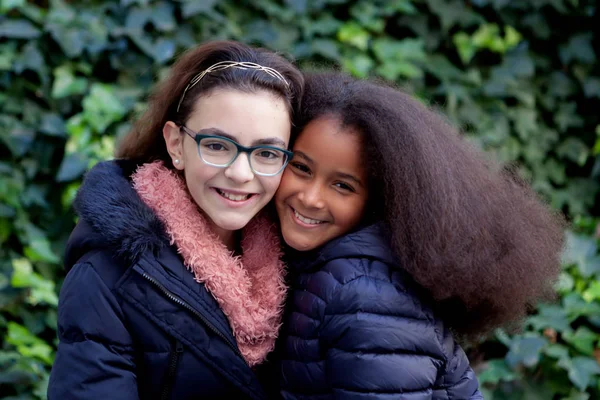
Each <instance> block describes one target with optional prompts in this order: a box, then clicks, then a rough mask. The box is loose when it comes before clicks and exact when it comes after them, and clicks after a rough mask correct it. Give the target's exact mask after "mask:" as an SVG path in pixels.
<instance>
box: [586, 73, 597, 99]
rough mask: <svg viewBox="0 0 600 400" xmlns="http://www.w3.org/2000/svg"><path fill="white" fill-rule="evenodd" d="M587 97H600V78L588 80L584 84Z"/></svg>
mask: <svg viewBox="0 0 600 400" xmlns="http://www.w3.org/2000/svg"><path fill="white" fill-rule="evenodd" d="M583 93H584V94H585V97H600V78H594V77H592V78H588V79H586V80H585V82H584V83H583Z"/></svg>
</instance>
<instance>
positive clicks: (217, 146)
mask: <svg viewBox="0 0 600 400" xmlns="http://www.w3.org/2000/svg"><path fill="white" fill-rule="evenodd" d="M205 146H206V147H207V148H208V149H210V150H213V151H221V150H225V146H223V143H208V144H206V145H205Z"/></svg>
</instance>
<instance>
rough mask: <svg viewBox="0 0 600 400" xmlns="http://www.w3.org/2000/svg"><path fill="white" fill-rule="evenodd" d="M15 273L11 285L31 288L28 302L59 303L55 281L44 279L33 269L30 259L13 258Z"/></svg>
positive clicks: (55, 304)
mask: <svg viewBox="0 0 600 400" xmlns="http://www.w3.org/2000/svg"><path fill="white" fill-rule="evenodd" d="M12 266H13V275H12V279H11V285H12V287H15V288H30V289H31V291H30V293H29V295H28V302H29V303H30V304H32V305H37V304H40V303H46V304H50V305H52V306H55V307H56V306H57V305H58V297H57V296H56V291H55V288H54V282H52V281H51V280H48V279H44V278H43V277H42V276H41V275H40V274H38V273H36V272H34V271H33V267H32V266H31V263H30V262H29V260H28V259H26V258H22V259H15V260H12Z"/></svg>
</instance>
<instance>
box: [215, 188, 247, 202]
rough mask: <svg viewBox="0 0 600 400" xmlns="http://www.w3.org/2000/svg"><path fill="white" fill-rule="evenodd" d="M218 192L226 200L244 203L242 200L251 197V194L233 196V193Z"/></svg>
mask: <svg viewBox="0 0 600 400" xmlns="http://www.w3.org/2000/svg"><path fill="white" fill-rule="evenodd" d="M217 192H218V193H219V194H220V195H221V196H223V197H225V198H226V199H229V200H232V201H242V200H246V199H247V198H248V197H249V196H250V195H249V194H233V193H227V192H224V191H222V190H219V189H217Z"/></svg>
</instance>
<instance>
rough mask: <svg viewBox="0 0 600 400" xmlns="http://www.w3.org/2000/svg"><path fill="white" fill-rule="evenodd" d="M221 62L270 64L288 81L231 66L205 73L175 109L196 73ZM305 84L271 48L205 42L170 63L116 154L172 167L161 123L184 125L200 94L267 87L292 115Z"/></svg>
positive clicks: (289, 63)
mask: <svg viewBox="0 0 600 400" xmlns="http://www.w3.org/2000/svg"><path fill="white" fill-rule="evenodd" d="M221 61H234V62H252V63H256V64H260V65H262V66H264V67H269V68H272V69H274V70H276V71H278V72H279V73H280V74H281V75H282V76H283V78H284V79H285V80H286V81H287V83H288V85H286V84H285V82H283V81H282V80H281V79H278V78H277V77H274V76H272V75H269V74H267V73H265V72H264V71H260V70H251V69H240V68H228V69H226V70H222V71H218V72H215V73H211V74H208V75H206V76H205V77H204V78H203V79H202V80H201V81H200V82H199V83H198V84H197V85H195V86H194V87H193V88H191V89H190V90H188V91H187V92H186V94H185V97H184V100H183V102H182V104H181V106H180V107H179V110H177V108H178V104H179V101H180V99H181V96H182V94H183V92H184V89H185V88H186V86H187V85H188V84H189V83H190V81H191V80H192V78H193V77H194V76H196V75H197V74H198V73H200V72H202V71H203V70H205V69H207V68H208V67H210V66H211V65H213V64H216V63H218V62H221ZM303 86H304V79H303V76H302V74H301V73H300V71H298V69H297V68H296V67H295V66H294V65H292V63H291V62H289V61H288V60H286V59H285V58H283V57H282V56H280V55H278V54H275V53H273V52H271V51H268V50H265V49H261V48H253V47H250V46H247V45H245V44H242V43H238V42H233V41H213V42H208V43H205V44H202V45H200V46H198V47H196V48H193V49H190V50H188V51H187V52H186V53H184V54H183V55H182V56H181V57H180V58H179V59H178V60H177V61H176V62H175V64H174V65H173V66H172V67H171V70H170V74H169V76H168V77H167V78H166V79H165V80H163V81H162V82H160V83H159V84H157V85H156V86H155V88H154V90H153V91H152V94H151V96H150V98H149V102H148V108H147V109H146V111H145V112H144V114H143V115H142V116H141V117H140V118H139V119H138V120H137V121H136V122H135V124H134V126H133V129H132V130H131V131H130V132H129V133H128V134H127V135H126V136H125V137H124V138H123V140H122V141H121V142H120V144H119V146H118V148H117V151H116V153H115V155H116V157H118V158H127V159H131V160H134V161H136V162H137V163H146V162H151V161H154V160H163V161H164V162H165V165H166V166H170V165H171V163H170V161H169V160H170V158H169V155H168V153H167V148H166V145H165V142H164V140H163V137H162V128H163V126H164V125H165V123H166V122H167V121H173V122H175V123H176V124H178V125H183V124H185V122H186V121H187V119H188V118H189V116H190V114H191V113H192V112H193V109H194V104H195V102H196V100H197V99H198V98H199V97H200V96H203V95H204V96H205V95H208V94H209V93H210V91H212V90H215V89H216V88H227V89H235V90H241V91H244V92H250V93H252V92H255V91H257V90H267V91H269V92H271V93H273V94H275V95H276V96H278V97H280V98H281V99H282V100H284V102H285V104H286V105H287V107H288V110H289V113H290V118H292V117H293V113H294V111H295V110H297V108H298V106H299V102H300V100H301V97H302V91H303Z"/></svg>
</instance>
